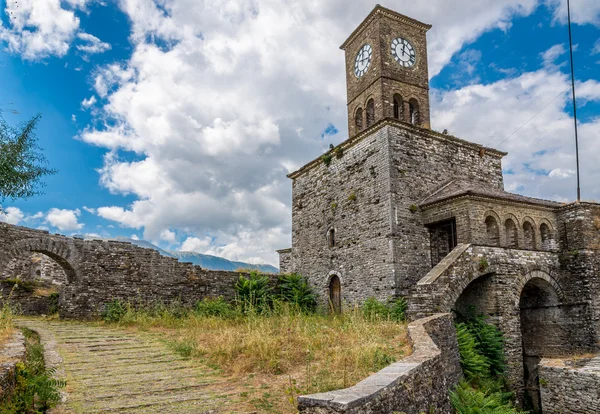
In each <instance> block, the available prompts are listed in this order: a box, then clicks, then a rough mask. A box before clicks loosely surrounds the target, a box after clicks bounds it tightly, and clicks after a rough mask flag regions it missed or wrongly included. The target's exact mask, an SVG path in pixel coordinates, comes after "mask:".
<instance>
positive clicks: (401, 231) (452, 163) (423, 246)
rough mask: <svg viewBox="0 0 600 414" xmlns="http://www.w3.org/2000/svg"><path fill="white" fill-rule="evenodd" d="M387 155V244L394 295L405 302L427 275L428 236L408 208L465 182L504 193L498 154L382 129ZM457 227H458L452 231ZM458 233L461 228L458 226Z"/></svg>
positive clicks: (448, 139) (425, 135) (406, 130)
mask: <svg viewBox="0 0 600 414" xmlns="http://www.w3.org/2000/svg"><path fill="white" fill-rule="evenodd" d="M387 133H388V139H389V141H390V147H391V148H390V152H391V157H392V158H391V178H390V182H391V187H390V191H391V203H392V209H393V212H392V214H393V216H392V217H393V219H392V220H391V223H392V224H391V236H390V238H391V240H392V243H393V252H394V272H395V275H396V285H397V289H398V290H397V295H400V296H404V295H406V294H407V292H408V289H409V288H410V287H412V286H413V285H414V284H415V283H416V282H417V281H418V280H419V279H420V278H421V277H423V276H424V275H425V274H427V272H428V271H429V270H430V269H431V251H430V235H429V231H428V229H427V228H426V227H425V226H424V222H423V217H422V216H421V214H420V213H419V212H418V211H417V212H415V211H414V208H413V209H412V210H411V206H413V205H414V206H417V205H418V204H419V203H420V201H421V200H423V199H424V198H425V197H427V196H429V195H430V194H431V193H433V192H434V191H435V190H437V189H439V188H440V187H441V186H442V185H443V184H445V183H447V182H448V181H450V180H452V179H455V178H459V177H467V178H471V179H473V180H476V181H485V182H486V183H487V184H488V185H490V186H493V187H496V188H503V181H502V166H501V158H502V154H501V153H497V152H493V151H486V152H485V154H484V155H483V156H481V155H480V149H481V147H480V146H477V145H474V144H468V143H465V142H463V141H460V140H457V139H455V138H453V137H450V136H444V135H442V134H436V133H428V132H427V131H424V130H422V129H417V128H412V127H410V126H402V127H401V126H396V125H395V124H394V125H393V126H390V127H387ZM459 224H460V223H457V228H458V227H459ZM460 228H461V229H459V230H458V231H459V232H460V231H461V230H462V228H464V226H462V225H460Z"/></svg>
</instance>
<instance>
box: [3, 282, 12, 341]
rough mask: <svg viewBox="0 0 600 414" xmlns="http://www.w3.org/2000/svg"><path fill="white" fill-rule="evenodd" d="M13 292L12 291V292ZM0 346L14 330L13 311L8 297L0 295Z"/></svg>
mask: <svg viewBox="0 0 600 414" xmlns="http://www.w3.org/2000/svg"><path fill="white" fill-rule="evenodd" d="M11 293H12V292H11ZM0 306H1V307H0V348H1V347H2V345H4V342H5V341H6V340H8V338H9V337H10V336H11V335H12V334H13V332H14V325H13V316H14V315H13V311H12V309H11V307H10V302H9V300H8V299H4V298H2V295H0Z"/></svg>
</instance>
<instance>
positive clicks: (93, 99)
mask: <svg viewBox="0 0 600 414" xmlns="http://www.w3.org/2000/svg"><path fill="white" fill-rule="evenodd" d="M95 103H96V96H94V95H92V96H90V97H89V98H87V99H84V100H83V101H81V107H82V108H83V109H88V108H90V107H92V106H93V105H94V104H95Z"/></svg>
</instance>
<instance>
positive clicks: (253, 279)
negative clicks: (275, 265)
mask: <svg viewBox="0 0 600 414" xmlns="http://www.w3.org/2000/svg"><path fill="white" fill-rule="evenodd" d="M271 290H272V289H271V287H270V286H269V278H268V277H267V276H265V275H261V274H259V273H258V272H257V271H252V272H250V274H249V275H248V277H245V276H243V275H242V276H240V278H239V280H238V281H237V283H236V284H235V293H236V301H237V303H238V305H239V306H240V307H241V309H242V311H243V312H244V313H248V312H250V311H258V312H264V311H266V310H268V309H270V308H271V305H272V303H273V297H272V293H271Z"/></svg>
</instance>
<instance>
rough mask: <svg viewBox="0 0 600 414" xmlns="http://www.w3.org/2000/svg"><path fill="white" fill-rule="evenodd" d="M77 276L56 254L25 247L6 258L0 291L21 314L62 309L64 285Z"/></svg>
mask: <svg viewBox="0 0 600 414" xmlns="http://www.w3.org/2000/svg"><path fill="white" fill-rule="evenodd" d="M74 279H75V271H74V269H73V268H72V266H71V265H70V264H69V263H68V262H67V261H66V260H64V259H62V258H60V257H57V255H56V254H54V253H52V252H48V251H29V250H24V251H20V252H18V254H17V255H15V256H13V257H8V258H7V260H5V262H4V264H3V266H2V269H1V270H0V295H1V298H2V300H6V301H9V303H10V304H11V306H12V307H13V308H15V309H16V311H17V312H19V313H21V314H25V315H40V314H45V315H48V314H53V313H56V312H58V311H59V306H60V302H61V300H62V299H63V298H62V294H63V292H64V288H65V287H66V286H67V285H68V284H69V283H71V282H73V281H74Z"/></svg>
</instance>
